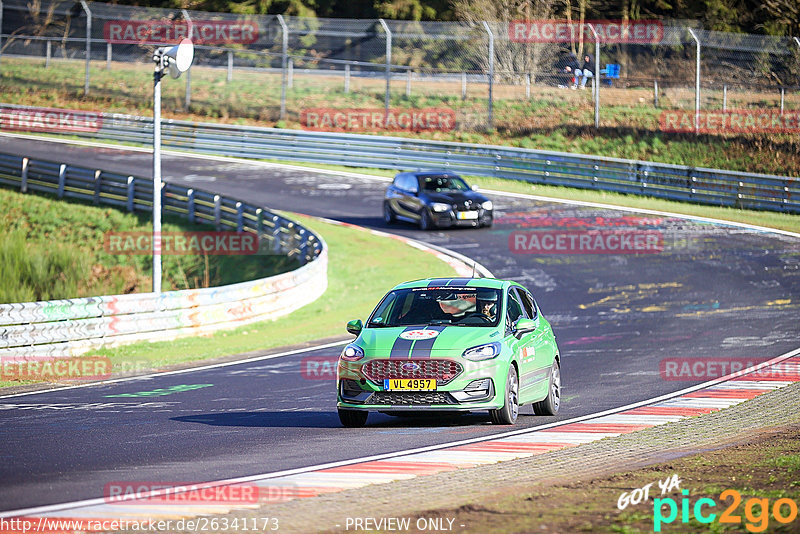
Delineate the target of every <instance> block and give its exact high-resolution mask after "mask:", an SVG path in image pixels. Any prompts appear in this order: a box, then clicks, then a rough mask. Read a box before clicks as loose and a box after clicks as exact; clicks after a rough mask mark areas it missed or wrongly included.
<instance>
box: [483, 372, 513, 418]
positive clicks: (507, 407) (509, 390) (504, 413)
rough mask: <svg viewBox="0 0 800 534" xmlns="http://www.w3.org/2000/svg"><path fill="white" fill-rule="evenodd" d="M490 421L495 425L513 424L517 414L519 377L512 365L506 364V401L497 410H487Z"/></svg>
mask: <svg viewBox="0 0 800 534" xmlns="http://www.w3.org/2000/svg"><path fill="white" fill-rule="evenodd" d="M489 413H490V414H491V416H492V423H494V424H496V425H513V424H514V423H516V422H517V416H518V415H519V379H518V378H517V370H516V368H515V367H514V366H513V365H509V366H508V377H507V378H506V401H505V404H503V407H502V408H500V409H499V410H489Z"/></svg>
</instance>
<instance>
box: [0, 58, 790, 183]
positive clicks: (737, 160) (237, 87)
mask: <svg viewBox="0 0 800 534" xmlns="http://www.w3.org/2000/svg"><path fill="white" fill-rule="evenodd" d="M42 63H43V62H42V61H40V60H30V59H19V58H5V59H4V61H3V69H2V73H0V100H1V101H3V102H5V103H10V104H20V105H26V106H45V107H48V106H49V107H63V108H72V109H89V110H103V111H108V112H120V113H132V114H137V115H151V114H152V87H151V84H150V83H149V80H150V76H151V71H150V68H149V67H148V66H147V65H145V64H138V65H137V64H127V63H113V68H112V69H111V70H106V69H105V68H100V65H103V66H104V65H105V64H104V63H99V62H98V63H95V64H94V66H93V67H92V68H91V90H90V93H89V95H88V96H84V95H83V69H84V64H83V63H81V62H72V61H53V62H52V64H51V66H50V68H48V69H44V68H43V67H42ZM295 72H296V73H295V83H294V87H293V88H292V89H290V90H289V91H288V92H287V118H286V120H283V121H279V120H278V114H279V109H280V101H279V95H280V85H279V84H280V76H279V75H278V74H274V73H263V72H254V71H242V70H237V71H235V73H234V79H233V81H232V82H231V83H227V82H226V79H225V71H224V70H223V69H210V68H202V67H196V68H194V69H192V103H191V106H190V108H189V109H188V111H186V110H184V109H183V106H184V91H185V86H184V81H183V80H177V81H176V80H167V81H165V82H164V83H163V84H162V91H163V105H162V108H163V111H164V116H165V118H177V119H186V120H195V121H209V120H211V121H215V120H222V121H224V122H233V123H236V124H252V125H260V126H278V127H287V128H301V124H300V122H299V114H300V111H301V110H302V109H305V108H313V107H327V108H382V107H383V104H384V92H383V90H384V82H383V81H382V80H380V79H361V78H356V77H354V78H353V79H352V80H351V87H352V91H351V92H350V93H348V94H346V93H344V91H343V88H342V80H341V79H340V78H339V77H336V76H314V75H306V74H303V73H302V72H301V71H300V70H299V69H298V70H296V71H295ZM393 87H394V89H393V92H392V94H391V103H390V105H391V106H393V107H402V108H409V107H413V108H429V107H439V108H441V107H445V108H450V109H453V110H455V111H456V112H457V113H458V116H459V117H460V118H459V120H460V121H461V124H462V126H464V127H463V128H460V129H458V130H455V131H451V132H421V133H411V132H409V133H402V132H401V133H392V135H399V136H408V137H414V138H429V139H438V140H446V141H461V142H470V143H485V144H497V145H508V146H516V147H523V148H538V149H545V150H559V151H566V152H577V153H584V154H603V155H605V156H615V157H622V158H629V159H641V160H646V161H657V162H665V163H677V164H685V165H692V166H702V167H712V168H722V169H733V170H742V171H751V172H763V173H769V174H779V175H790V176H797V175H800V139H798V137H797V136H796V135H791V134H780V135H779V134H769V135H767V134H764V135H757V134H751V135H720V136H716V135H701V136H696V135H694V134H681V133H669V132H664V131H661V130H660V127H659V121H658V119H659V115H660V113H661V111H662V109H670V108H674V107H682V108H685V107H686V106H687V105H689V104H691V102H689V104H687V102H684V101H678V100H675V101H672V100H670V99H669V98H667V97H664V98H662V99H661V102H662V108H654V107H653V106H652V104H651V98H652V91H651V90H649V89H629V90H621V89H608V90H605V89H604V90H603V91H604V92H601V94H602V95H604V96H602V97H601V101H602V108H601V116H600V129H599V130H595V128H594V127H593V123H594V120H593V106H592V102H591V97H590V92H589V91H577V92H574V91H564V90H559V89H555V88H549V87H548V88H543V87H538V86H537V87H535V88H534V90H533V93H532V97H531V99H530V100H527V99H525V98H524V92H521V88H520V87H519V86H504V85H498V86H497V88H496V90H495V103H494V113H495V129H494V130H493V131H491V132H485V131H484V128H485V123H486V109H487V97H486V90H485V86H482V85H471V86H470V88H469V90H468V97H467V98H466V99H465V100H462V99H461V98H460V83H458V84H450V83H442V82H428V83H425V84H416V85H415V86H414V87H413V89H412V95H411V97H406V96H405V84H404V83H401V82H399V81H398V82H395V83H394V85H393ZM705 96H706V97H711V96H712V94H711V93H709V94H707V95H705ZM676 98H677V97H676ZM786 98H787V103H786V106H787V109H790V110H793V109H798V108H800V93H798V94H795V93H794V92H790V93H788V94H787V97H786ZM773 100H774V99H773ZM774 104H775V102H772V101H770V102H769V103H768V105H769V106H770V107H771V108H774V107H775V105H774ZM762 105H764V103H760V102H758V101H755V100H754V101H753V102H750V103H747V102H745V103H744V104H743V106H751V107H752V106H762ZM689 107H691V106H689Z"/></svg>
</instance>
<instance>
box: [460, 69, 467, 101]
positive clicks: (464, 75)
mask: <svg viewBox="0 0 800 534" xmlns="http://www.w3.org/2000/svg"><path fill="white" fill-rule="evenodd" d="M466 99H467V73H466V72H462V73H461V100H466Z"/></svg>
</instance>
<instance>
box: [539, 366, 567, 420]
mask: <svg viewBox="0 0 800 534" xmlns="http://www.w3.org/2000/svg"><path fill="white" fill-rule="evenodd" d="M560 405H561V366H560V365H559V364H558V360H556V361H554V362H553V366H552V367H551V368H550V383H549V388H548V391H547V397H545V399H544V400H543V401H540V402H536V403H534V404H533V413H535V414H536V415H556V414H557V413H558V408H559V406H560Z"/></svg>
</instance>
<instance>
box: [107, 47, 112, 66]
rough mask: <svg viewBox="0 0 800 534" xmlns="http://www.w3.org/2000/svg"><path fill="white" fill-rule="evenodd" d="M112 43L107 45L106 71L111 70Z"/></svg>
mask: <svg viewBox="0 0 800 534" xmlns="http://www.w3.org/2000/svg"><path fill="white" fill-rule="evenodd" d="M111 53H112V52H111V43H106V70H111Z"/></svg>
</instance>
